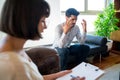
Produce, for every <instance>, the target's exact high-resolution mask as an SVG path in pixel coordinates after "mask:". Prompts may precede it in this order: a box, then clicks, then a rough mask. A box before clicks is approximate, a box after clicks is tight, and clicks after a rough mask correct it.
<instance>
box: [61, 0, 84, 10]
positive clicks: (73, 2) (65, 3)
mask: <svg viewBox="0 0 120 80" xmlns="http://www.w3.org/2000/svg"><path fill="white" fill-rule="evenodd" d="M70 7H71V8H76V9H77V10H79V11H85V0H60V11H66V10H67V9H68V8H70Z"/></svg>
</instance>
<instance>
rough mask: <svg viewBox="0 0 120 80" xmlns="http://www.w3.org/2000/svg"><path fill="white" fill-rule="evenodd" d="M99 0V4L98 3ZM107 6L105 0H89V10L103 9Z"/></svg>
mask: <svg viewBox="0 0 120 80" xmlns="http://www.w3.org/2000/svg"><path fill="white" fill-rule="evenodd" d="M93 2H94V3H93ZM98 2H99V4H98ZM104 8H105V0H99V1H98V0H88V10H92V11H102V10H103V9H104Z"/></svg>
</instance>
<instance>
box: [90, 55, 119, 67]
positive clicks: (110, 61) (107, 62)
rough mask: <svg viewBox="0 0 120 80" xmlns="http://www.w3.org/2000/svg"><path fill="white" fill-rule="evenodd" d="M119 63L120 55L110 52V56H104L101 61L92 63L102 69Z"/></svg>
mask: <svg viewBox="0 0 120 80" xmlns="http://www.w3.org/2000/svg"><path fill="white" fill-rule="evenodd" d="M118 63H120V55H119V54H115V53H110V55H109V56H108V57H105V58H102V61H101V62H99V61H97V62H94V63H92V64H94V65H96V66H98V67H99V68H100V69H106V68H108V67H110V66H112V65H115V64H118Z"/></svg>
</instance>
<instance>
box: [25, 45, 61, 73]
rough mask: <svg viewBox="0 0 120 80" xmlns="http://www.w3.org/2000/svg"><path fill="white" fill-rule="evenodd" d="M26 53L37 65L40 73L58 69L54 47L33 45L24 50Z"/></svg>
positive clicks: (57, 58) (52, 71) (57, 59)
mask: <svg viewBox="0 0 120 80" xmlns="http://www.w3.org/2000/svg"><path fill="white" fill-rule="evenodd" d="M26 53H27V54H28V55H29V56H30V58H31V59H32V60H33V62H34V63H35V64H36V65H37V66H38V70H39V72H40V73H41V74H42V75H46V74H51V73H55V72H58V71H59V68H60V67H59V57H58V55H57V52H56V51H55V50H54V49H51V48H45V47H35V48H31V49H29V50H26Z"/></svg>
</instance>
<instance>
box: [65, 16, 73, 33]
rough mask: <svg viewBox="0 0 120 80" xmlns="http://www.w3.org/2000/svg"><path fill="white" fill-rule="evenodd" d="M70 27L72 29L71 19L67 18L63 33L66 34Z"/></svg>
mask: <svg viewBox="0 0 120 80" xmlns="http://www.w3.org/2000/svg"><path fill="white" fill-rule="evenodd" d="M72 27H73V23H72V17H69V18H68V19H67V20H66V23H65V24H64V26H63V32H64V33H65V34H66V33H67V32H68V31H69V30H70V29H71V28H72Z"/></svg>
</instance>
